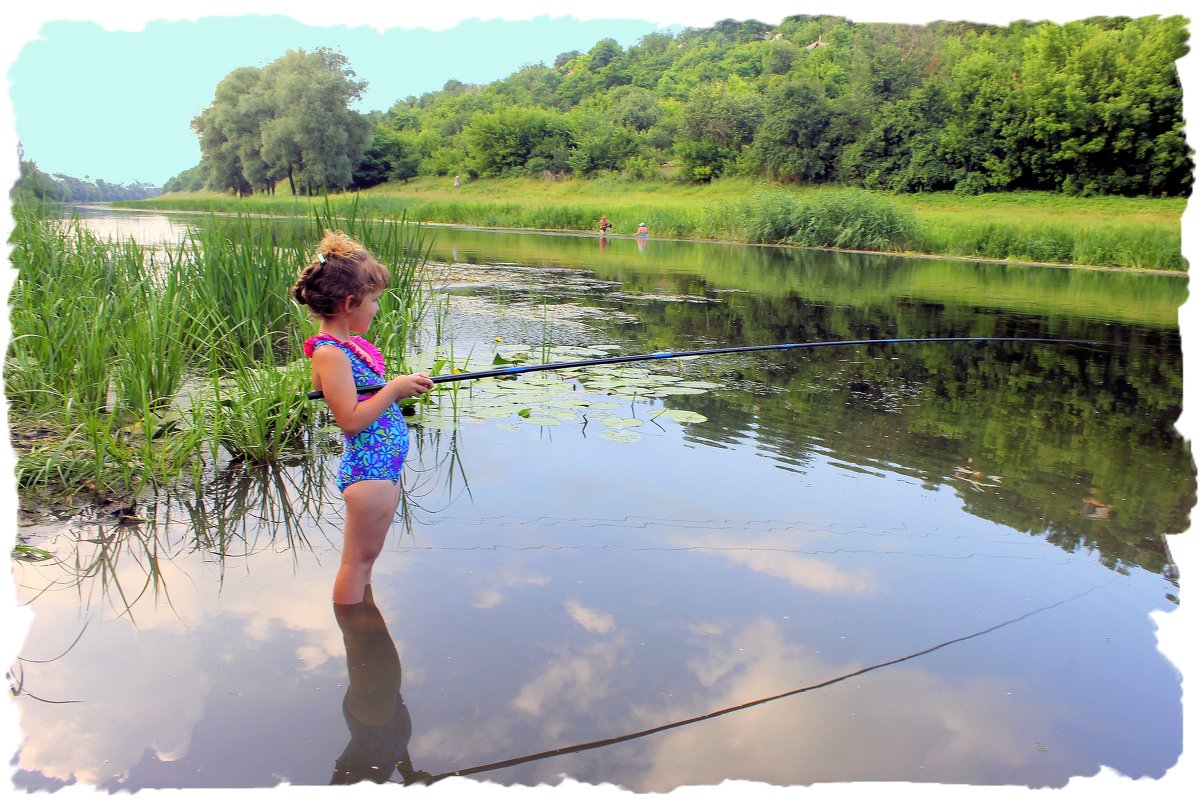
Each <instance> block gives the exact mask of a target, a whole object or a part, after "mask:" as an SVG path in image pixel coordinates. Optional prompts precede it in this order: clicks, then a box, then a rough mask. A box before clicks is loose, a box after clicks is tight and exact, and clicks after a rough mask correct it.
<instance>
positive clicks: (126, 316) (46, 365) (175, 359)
mask: <svg viewBox="0 0 1200 800" xmlns="http://www.w3.org/2000/svg"><path fill="white" fill-rule="evenodd" d="M351 210H352V213H351V214H350V215H349V216H347V217H338V216H335V215H334V214H333V213H332V212H328V213H325V214H318V215H314V217H312V218H301V219H295V220H290V221H282V222H281V221H277V220H267V219H261V218H251V217H245V216H241V217H234V218H221V217H216V216H213V217H209V218H205V219H203V220H201V221H200V223H199V224H198V225H197V226H196V227H195V228H194V229H193V230H192V232H191V234H190V235H189V236H188V238H187V239H186V240H185V241H184V242H182V243H181V244H178V245H174V246H166V247H165V248H163V249H157V248H148V247H143V246H141V245H138V244H135V243H133V242H131V241H110V240H101V239H99V238H98V237H96V236H94V235H93V234H91V233H90V232H88V231H87V230H86V229H84V228H83V227H82V226H80V225H79V224H78V223H77V222H76V221H73V220H66V221H64V220H62V219H58V218H55V217H53V216H49V215H46V214H45V213H43V212H40V211H38V210H35V209H31V208H17V209H16V210H15V222H16V225H15V229H14V233H13V237H12V242H13V245H14V248H13V257H12V258H13V264H14V266H15V267H16V269H17V277H16V280H15V282H14V286H13V290H12V293H11V309H10V319H11V322H12V339H11V343H10V346H9V351H8V354H7V358H6V364H5V372H4V382H5V391H6V393H7V396H8V400H9V421H10V427H11V429H12V431H13V443H14V447H15V449H16V451H17V456H18V459H17V461H18V463H17V478H18V483H19V485H20V486H21V487H22V489H23V490H25V491H27V492H36V493H41V494H47V495H65V496H70V495H75V494H78V493H80V492H85V493H94V494H95V495H96V496H98V497H103V498H107V499H112V498H119V499H122V500H127V501H128V502H129V504H132V503H134V502H136V499H137V497H138V495H139V494H140V493H141V492H142V490H143V489H145V488H146V487H147V486H148V485H162V484H164V483H167V482H171V481H174V480H177V479H178V478H179V476H180V475H181V474H182V473H184V472H185V471H186V470H188V469H189V467H190V468H191V469H192V470H193V473H194V474H196V475H197V476H198V475H200V474H201V473H203V472H204V471H205V470H211V469H214V468H217V467H218V466H219V465H220V463H222V462H227V461H230V460H239V461H245V462H252V463H270V462H273V461H276V460H278V459H280V458H282V457H284V455H285V454H286V453H287V452H288V451H289V450H294V449H295V448H297V447H299V446H300V443H301V442H302V440H303V438H304V436H303V434H304V431H305V430H306V429H307V428H310V427H311V426H312V424H313V423H314V421H315V419H316V415H317V408H318V406H317V405H316V404H314V403H312V402H311V401H309V400H308V399H307V397H306V391H307V389H308V388H309V387H308V365H307V362H306V359H304V357H303V353H302V344H303V341H304V339H305V338H306V337H307V336H308V335H310V334H311V333H312V332H313V331H315V325H314V324H313V323H312V321H311V320H309V319H307V317H306V315H305V313H304V312H303V310H302V309H301V308H300V307H299V306H297V305H296V304H295V303H294V302H292V300H291V292H290V287H291V285H292V283H293V282H294V280H295V276H296V273H297V270H298V269H299V268H300V267H301V266H302V265H303V264H305V263H307V261H308V258H309V254H310V250H311V248H312V247H313V246H314V245H315V242H316V241H318V240H319V238H320V234H321V231H322V230H323V229H324V228H340V229H342V230H345V231H346V232H347V233H348V234H349V235H351V236H354V237H356V238H358V239H360V240H361V241H363V242H364V244H366V245H367V247H368V248H370V249H371V250H372V252H374V253H375V255H376V257H377V258H379V260H380V261H381V263H384V264H387V265H389V266H390V267H391V268H392V270H393V282H392V287H391V289H390V291H389V292H388V293H386V294H385V296H384V298H383V299H382V301H381V305H382V306H383V310H382V311H381V313H380V315H379V317H378V318H377V326H378V328H377V330H379V331H380V332H382V334H383V335H382V336H381V337H380V338H381V339H382V340H383V341H382V342H381V346H382V348H383V349H384V351H385V352H387V353H389V355H394V356H398V357H399V359H400V363H393V364H391V365H390V366H391V367H392V368H393V369H399V368H403V363H402V362H403V359H404V356H405V353H406V351H407V347H408V345H409V343H410V340H411V336H412V334H413V332H414V331H415V330H417V328H418V327H419V321H420V318H421V314H422V313H423V311H424V309H425V307H426V305H427V303H426V298H425V294H426V289H427V288H428V287H427V285H426V284H425V282H424V279H423V270H422V266H423V264H424V257H425V251H424V250H423V246H422V239H421V232H420V230H419V229H418V228H417V227H416V226H411V225H407V224H405V223H404V222H403V221H388V220H368V219H365V218H361V217H359V216H358V215H357V213H356V209H351Z"/></svg>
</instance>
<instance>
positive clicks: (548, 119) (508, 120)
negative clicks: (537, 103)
mask: <svg viewBox="0 0 1200 800" xmlns="http://www.w3.org/2000/svg"><path fill="white" fill-rule="evenodd" d="M463 138H464V139H465V141H466V146H467V148H466V149H467V153H468V155H469V158H470V162H469V163H470V165H471V166H470V170H471V172H472V173H473V174H476V175H493V176H507V175H521V174H529V175H536V174H539V173H541V172H542V171H543V170H548V171H550V172H558V173H562V172H566V170H567V159H568V158H569V150H570V147H571V144H572V141H573V134H572V131H571V127H570V125H569V124H568V122H567V120H566V119H565V118H564V117H563V116H562V115H561V114H558V113H555V112H552V111H543V110H541V109H536V108H533V109H527V108H509V109H504V110H502V111H496V112H493V113H489V114H480V115H478V116H476V117H475V118H474V119H473V120H472V121H471V123H470V124H469V125H468V126H467V127H466V128H465V129H464V130H463Z"/></svg>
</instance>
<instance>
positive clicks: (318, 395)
mask: <svg viewBox="0 0 1200 800" xmlns="http://www.w3.org/2000/svg"><path fill="white" fill-rule="evenodd" d="M917 342H1041V343H1047V344H1087V345H1100V344H1104V342H1097V341H1092V340H1088V339H1051V338H1042V337H1035V336H935V337H928V338H915V339H845V340H839V341H833V342H791V343H786V344H759V345H748V346H745V347H719V348H715V349H710V350H680V351H671V350H667V351H664V352H659V353H644V354H641V355H634V356H610V357H607V358H589V359H585V360H583V361H563V362H559V363H553V364H525V365H520V366H511V367H500V368H497V369H488V370H483V371H480V372H459V373H451V374H448V375H435V376H433V382H434V383H449V382H451V381H473V380H477V379H479V378H497V377H502V376H508V375H521V374H523V373H526V372H540V371H542V370H548V369H572V368H575V367H594V366H598V365H601V364H625V363H628V362H630V361H655V360H659V359H666V358H688V357H691V356H715V355H724V354H726V353H755V352H762V351H766V350H794V349H798V348H811V347H846V346H851V345H865V344H914V343H917ZM386 385H387V384H383V383H376V384H371V385H370V386H362V387H358V393H359V394H372V393H374V392H378V391H379V390H380V389H382V388H383V387H384V386H386ZM324 396H325V394H324V393H323V392H320V391H314V392H309V393H308V399H310V400H320V399H322V398H323V397H324Z"/></svg>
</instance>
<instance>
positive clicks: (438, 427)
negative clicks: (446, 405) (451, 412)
mask: <svg viewBox="0 0 1200 800" xmlns="http://www.w3.org/2000/svg"><path fill="white" fill-rule="evenodd" d="M408 424H409V425H419V426H421V427H422V428H427V429H429V430H431V431H452V430H455V429H457V428H458V421H457V420H456V419H454V418H453V417H435V416H430V415H428V414H424V415H422V416H419V417H413V418H412V419H410V420H409V421H408Z"/></svg>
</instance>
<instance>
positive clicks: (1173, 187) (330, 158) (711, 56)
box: [172, 15, 1193, 196]
mask: <svg viewBox="0 0 1200 800" xmlns="http://www.w3.org/2000/svg"><path fill="white" fill-rule="evenodd" d="M1186 51H1187V31H1186V27H1185V20H1184V19H1183V18H1181V17H1163V18H1160V17H1141V18H1136V19H1131V18H1126V17H1113V18H1095V19H1090V20H1084V21H1079V22H1072V23H1069V24H1066V25H1059V24H1055V23H1049V22H1045V23H1038V24H1032V23H1028V22H1016V23H1013V24H1011V25H1009V26H1007V27H998V26H989V25H977V24H972V23H962V22H937V23H931V24H930V25H927V26H915V25H894V24H884V23H865V24H864V23H852V22H850V21H849V20H846V19H843V18H840V17H834V16H809V15H797V16H793V17H789V18H787V19H786V20H784V21H783V22H782V23H781V24H780V25H779V26H778V27H776V28H771V27H769V26H766V25H764V24H762V23H760V22H756V21H754V20H748V21H743V22H739V21H737V20H724V21H721V22H718V23H716V24H715V25H714V26H713V27H712V28H707V29H688V30H685V31H683V32H682V33H680V34H679V35H677V36H675V35H671V34H662V33H656V34H650V35H648V36H645V37H643V38H642V39H641V40H640V41H639V42H638V43H636V44H635V45H633V46H631V47H629V48H628V49H623V48H622V47H621V46H620V44H619V43H617V42H616V41H614V40H612V39H605V40H602V41H599V42H597V43H596V44H595V45H594V46H593V47H591V48H590V49H589V50H588V51H587V52H586V53H580V52H577V51H571V52H567V53H562V54H560V55H559V56H558V57H557V58H556V59H555V60H554V63H553V66H550V67H547V66H544V65H542V64H531V65H526V66H524V67H522V68H521V69H520V70H518V71H516V72H514V73H513V74H511V75H509V76H507V77H505V78H503V79H501V80H498V81H494V82H492V83H490V84H487V85H481V86H480V85H468V84H464V83H461V82H459V81H453V80H452V81H447V82H446V84H445V86H443V88H442V89H441V90H440V91H437V92H429V93H426V94H424V95H422V96H421V97H420V98H405V99H404V100H402V101H398V102H397V103H395V104H394V105H393V106H392V108H391V109H390V110H389V111H388V113H387V114H380V115H378V118H377V119H373V120H372V122H371V123H368V122H367V121H366V120H365V118H362V117H359V116H357V115H355V114H353V113H351V112H348V111H345V109H346V107H347V104H348V102H349V100H351V99H353V98H354V97H356V96H357V93H358V92H360V91H361V84H360V83H358V82H356V81H354V80H352V75H353V73H352V72H351V71H350V70H349V68H348V65H347V63H346V61H345V59H344V57H342V56H340V55H338V54H335V53H332V52H331V51H328V50H317V51H314V52H313V53H311V54H306V53H304V52H303V51H299V52H292V53H288V54H287V55H285V56H284V57H282V58H281V59H279V60H277V61H276V62H274V63H272V64H271V65H268V66H267V67H265V68H256V67H246V68H242V69H240V70H235V71H234V72H232V73H230V75H228V76H227V77H226V78H225V79H224V80H223V81H222V82H221V84H220V85H219V86H218V87H217V91H216V95H215V99H214V102H213V105H212V106H210V107H209V108H207V109H205V110H204V111H203V112H202V113H201V114H200V115H199V116H198V117H197V118H196V120H195V123H194V124H195V127H196V130H197V133H198V134H199V135H200V143H201V150H202V152H203V153H204V160H203V162H202V164H201V166H202V167H203V169H202V170H201V172H202V173H203V178H204V179H205V180H207V181H208V185H209V186H210V187H214V188H218V189H220V190H222V191H229V192H233V193H236V194H243V195H244V194H247V193H250V192H261V193H270V192H271V191H273V190H274V187H275V185H276V184H277V183H278V182H280V181H282V180H284V179H285V178H286V179H287V180H288V181H289V186H291V188H292V191H293V192H297V191H299V192H301V193H313V192H320V191H323V190H337V189H341V188H344V187H346V186H353V187H355V188H365V187H367V186H373V185H377V184H378V183H380V182H384V181H404V180H407V179H409V178H411V177H412V176H413V175H450V174H458V173H462V172H469V173H471V174H474V175H486V176H513V175H533V176H552V177H555V178H560V177H562V176H565V175H576V176H579V177H588V176H592V175H597V174H602V173H604V172H607V171H611V170H615V169H625V171H626V172H627V174H631V173H629V170H628V168H627V167H625V166H623V165H625V164H627V163H628V160H629V159H630V158H632V157H634V156H637V157H639V158H645V159H648V160H650V161H654V162H657V163H666V162H668V161H671V160H672V159H678V160H679V162H680V167H681V169H680V170H679V172H678V173H677V174H678V177H679V178H681V179H682V180H684V181H690V182H698V183H704V182H708V181H711V180H712V179H714V178H719V177H727V176H730V175H733V174H742V175H749V176H755V177H761V178H766V179H769V180H775V181H783V182H803V183H837V184H853V185H856V186H861V187H866V188H878V189H885V190H888V191H904V192H928V191H937V190H944V189H951V190H955V191H958V192H960V193H963V194H978V193H981V192H990V191H1014V190H1022V189H1039V190H1053V191H1062V192H1066V193H1072V194H1083V195H1092V194H1125V195H1155V196H1161V195H1166V196H1186V195H1187V194H1188V193H1189V192H1190V190H1191V185H1192V180H1193V179H1192V167H1193V158H1192V153H1191V150H1190V149H1189V147H1188V145H1187V142H1186V138H1185V136H1184V129H1183V113H1182V92H1181V86H1180V81H1179V77H1178V74H1177V71H1176V68H1175V62H1176V61H1177V60H1178V59H1180V58H1181V57H1182V56H1183V55H1184V53H1186ZM329 108H332V109H334V110H333V111H332V112H327V111H325V110H323V109H329ZM318 117H319V118H321V119H322V120H323V124H322V125H321V126H319V128H320V135H318V133H317V129H316V127H315V126H313V125H311V124H310V123H311V120H312V119H315V118H318ZM597 120H602V121H603V124H601V123H600V122H598V121H597ZM371 125H375V128H376V129H375V131H374V133H373V134H372V133H371V132H370V131H369V128H370V127H371ZM392 135H396V136H399V139H389V136H392ZM400 142H402V143H403V144H402V145H401V144H399V143H400ZM397 148H399V150H397ZM639 163H640V162H639ZM181 177H182V176H181ZM188 177H189V180H187V181H183V180H180V181H174V180H173V182H172V189H173V190H178V189H187V188H189V187H191V186H193V185H194V183H195V178H196V176H194V175H191V176H188Z"/></svg>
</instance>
